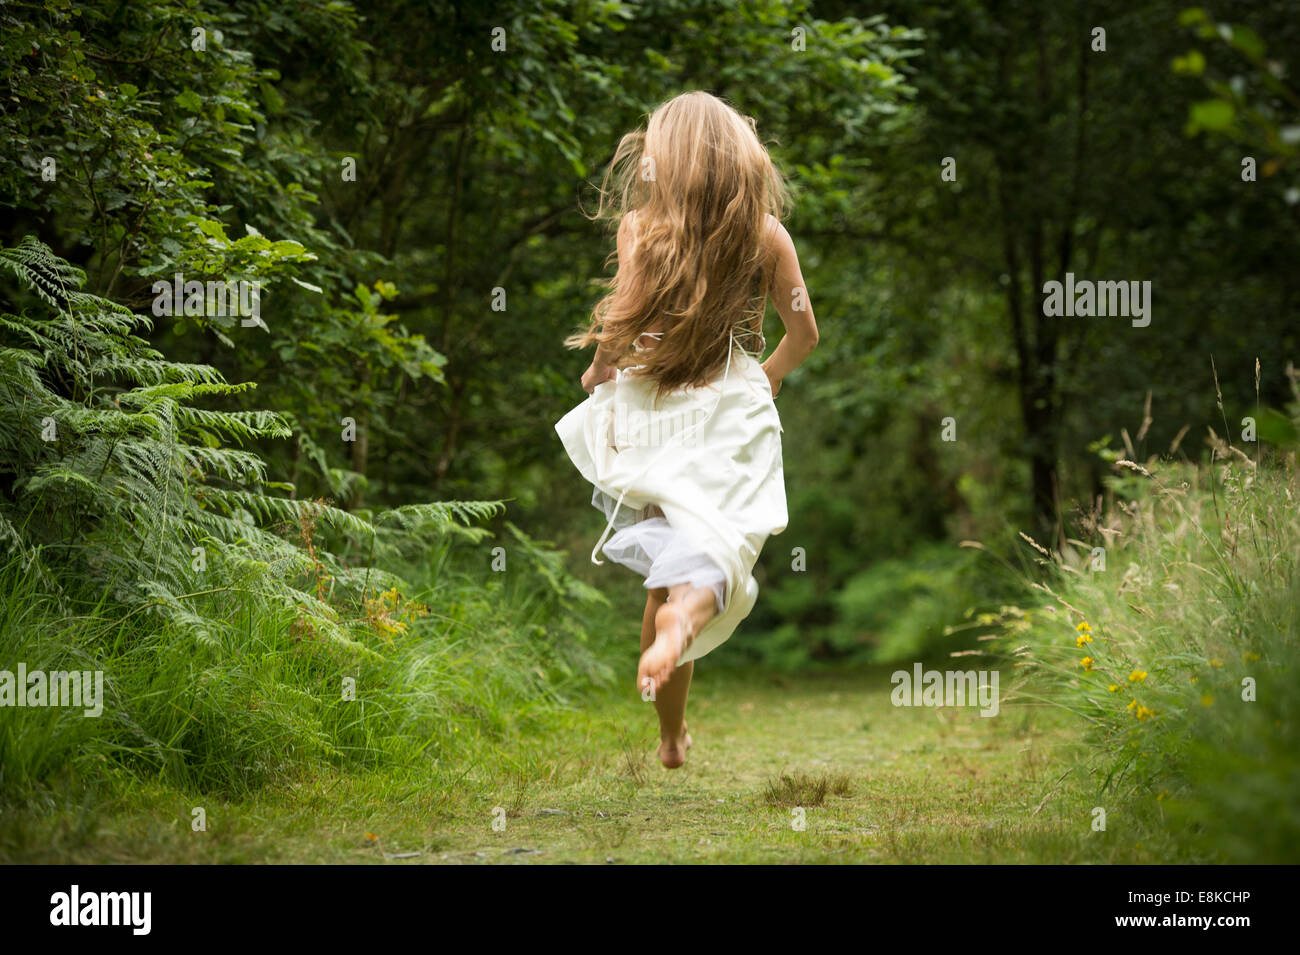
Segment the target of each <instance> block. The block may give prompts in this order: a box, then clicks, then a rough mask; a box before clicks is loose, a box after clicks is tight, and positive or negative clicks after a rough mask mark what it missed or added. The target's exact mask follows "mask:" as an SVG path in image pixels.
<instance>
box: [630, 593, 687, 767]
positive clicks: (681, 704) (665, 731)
mask: <svg viewBox="0 0 1300 955" xmlns="http://www.w3.org/2000/svg"><path fill="white" fill-rule="evenodd" d="M667 600H668V591H667V590H666V589H663V588H659V589H656V590H651V591H650V592H649V595H648V596H647V597H646V602H645V616H644V617H643V618H642V620H641V651H642V653H644V652H645V651H646V650H649V649H650V648H651V647H652V646H653V645H654V642H655V637H656V630H655V621H656V619H657V617H658V614H659V610H660V608H661V607H663V606H664V604H665V603H666V602H667ZM694 672H695V664H694V663H687V664H685V665H684V666H681V667H679V668H678V672H677V673H676V674H675V676H674V678H673V680H672V681H671V682H669V683H668V684H667V685H666V686H663V687H659V686H656V687H655V693H654V704H655V712H657V713H658V714H659V761H660V762H661V763H663V764H664V767H665V768H667V769H676V768H677V767H678V766H680V765H682V763H684V762H686V751H687V750H688V749H690V748H691V743H692V740H691V734H690V733H688V732H687V731H686V696H687V694H688V693H690V690H691V675H692V674H693V673H694Z"/></svg>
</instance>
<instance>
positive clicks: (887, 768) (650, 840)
mask: <svg viewBox="0 0 1300 955" xmlns="http://www.w3.org/2000/svg"><path fill="white" fill-rule="evenodd" d="M889 691H890V684H889V672H888V671H887V670H881V669H875V670H864V671H859V672H856V673H852V674H845V673H836V674H827V675H811V676H810V675H803V676H796V677H784V676H781V677H778V676H772V675H767V674H761V673H755V672H735V671H725V670H717V669H712V670H711V669H710V668H708V667H705V666H702V667H701V668H700V675H699V677H698V678H697V681H696V685H695V687H694V688H693V691H692V699H691V707H690V721H691V728H692V732H693V734H694V736H695V740H696V746H695V748H694V749H693V750H692V751H691V756H690V759H689V761H688V763H687V765H686V767H685V768H683V769H681V770H677V771H673V772H669V771H665V770H663V769H661V768H660V767H659V765H658V762H657V760H656V758H655V754H654V746H655V743H656V741H657V731H656V723H655V721H654V714H653V712H652V710H651V707H650V705H649V704H646V703H641V702H640V701H639V700H638V699H637V698H636V697H635V696H634V695H633V694H632V693H631V692H630V690H629V692H628V694H627V695H626V697H622V696H617V695H615V694H612V693H611V694H610V695H609V696H608V697H606V698H602V699H599V700H597V701H594V702H592V703H591V705H590V708H589V709H588V710H584V711H575V712H574V713H572V714H571V715H570V716H568V717H566V718H565V719H564V720H563V721H561V723H560V724H559V725H557V726H555V727H554V730H553V732H552V733H551V734H550V735H549V736H548V738H546V739H544V740H532V741H524V740H520V741H518V742H516V743H511V744H508V745H506V746H503V747H502V748H501V749H500V751H499V752H498V755H497V757H496V758H495V760H494V761H495V762H496V763H497V765H495V766H494V767H492V769H491V771H488V770H487V769H485V768H484V767H481V766H480V767H474V766H470V767H460V768H446V767H444V768H442V769H440V770H439V771H438V772H439V778H437V779H431V778H429V777H428V776H427V775H426V776H423V777H422V776H417V775H413V774H411V773H409V772H406V773H403V774H392V773H377V772H370V773H364V772H363V773H357V772H343V771H338V772H334V771H330V772H327V773H324V774H321V775H316V776H312V777H310V778H307V779H302V780H299V781H297V782H294V783H291V784H288V785H285V786H283V787H280V788H277V789H274V790H271V791H267V792H263V793H260V794H258V795H257V796H255V797H251V798H245V799H240V800H233V801H222V800H219V799H214V798H212V797H211V796H208V797H194V796H184V795H183V794H179V793H177V792H175V791H174V790H170V789H166V788H163V787H155V788H148V787H146V788H144V789H142V788H141V786H140V784H139V783H137V782H132V783H130V784H129V785H127V786H124V787H123V791H122V794H120V795H116V796H113V795H109V796H108V797H107V798H106V799H99V800H91V799H85V800H83V801H82V803H81V804H80V805H76V806H63V807H61V808H58V809H56V811H55V812H54V813H53V814H48V813H43V814H41V815H40V816H39V817H37V816H34V815H33V816H28V817H27V818H25V819H10V820H8V824H6V825H4V826H3V827H0V832H2V833H3V840H4V841H3V842H2V843H0V849H3V851H2V852H0V856H6V857H8V858H10V859H14V860H16V861H27V862H42V861H60V862H235V863H246V862H349V863H368V862H373V863H381V864H382V863H391V864H420V863H450V864H463V863H471V864H472V863H600V864H604V863H608V862H611V861H612V862H614V863H646V862H678V863H690V862H805V863H810V862H826V863H847V862H855V863H856V862H869V863H874V862H880V863H886V862H903V863H911V862H982V863H988V862H1034V861H1060V862H1084V861H1097V862H1102V861H1104V862H1143V861H1158V860H1156V859H1153V858H1151V856H1150V855H1149V853H1148V852H1147V851H1146V850H1143V849H1142V848H1141V847H1140V846H1131V845H1130V846H1123V845H1121V837H1118V836H1113V835H1111V834H1108V833H1091V832H1090V831H1089V824H1088V823H1089V815H1088V813H1089V806H1090V802H1089V800H1087V799H1085V798H1083V796H1082V795H1081V794H1080V793H1078V792H1075V791H1073V790H1071V789H1069V788H1068V785H1067V784H1066V783H1064V782H1062V781H1061V780H1060V777H1061V773H1062V766H1063V765H1064V764H1063V763H1062V760H1061V753H1062V751H1063V750H1062V747H1063V745H1064V744H1067V743H1068V742H1069V735H1068V730H1067V727H1066V725H1065V724H1064V723H1063V722H1062V720H1061V719H1060V718H1059V717H1058V716H1056V715H1055V714H1053V713H1052V712H1050V711H1044V710H1041V709H1037V708H1030V707H1027V706H1016V705H1014V704H1004V706H1003V709H1002V711H1001V713H1000V715H998V716H996V717H993V718H981V717H980V716H979V715H978V711H977V710H976V709H974V708H968V709H946V710H936V709H926V708H898V707H894V706H892V705H891V703H890V699H889ZM1071 778H1073V777H1071ZM1044 797H1047V798H1046V799H1045V798H1044ZM196 805H200V806H203V807H204V809H205V811H206V813H207V819H208V829H207V831H205V832H193V831H192V829H191V825H190V819H191V807H192V806H196ZM799 809H802V813H798V812H796V811H792V810H799ZM501 810H504V823H505V827H504V829H503V830H501V829H497V830H494V828H493V820H494V818H495V819H497V820H500V819H501V818H502V812H501ZM800 815H801V816H802V818H803V820H804V828H803V829H802V830H800V829H798V828H796V823H797V819H798V818H799V816H800ZM497 825H498V826H500V822H499V821H498V823H497ZM410 853H416V855H409V854H410Z"/></svg>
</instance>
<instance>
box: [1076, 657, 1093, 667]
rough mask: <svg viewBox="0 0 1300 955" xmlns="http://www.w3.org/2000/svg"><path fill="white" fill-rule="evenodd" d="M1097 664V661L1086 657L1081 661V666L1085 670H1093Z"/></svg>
mask: <svg viewBox="0 0 1300 955" xmlns="http://www.w3.org/2000/svg"><path fill="white" fill-rule="evenodd" d="M1096 662H1097V661H1096V660H1094V659H1093V658H1092V657H1084V658H1083V659H1082V660H1080V661H1079V666H1081V667H1083V668H1084V669H1085V670H1091V669H1092V665H1093V664H1094V663H1096Z"/></svg>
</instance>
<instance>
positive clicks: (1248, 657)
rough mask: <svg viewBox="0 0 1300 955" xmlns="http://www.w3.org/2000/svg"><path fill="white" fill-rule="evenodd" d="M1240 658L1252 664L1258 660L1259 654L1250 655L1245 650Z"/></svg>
mask: <svg viewBox="0 0 1300 955" xmlns="http://www.w3.org/2000/svg"><path fill="white" fill-rule="evenodd" d="M1242 657H1243V658H1244V659H1245V661H1246V662H1247V663H1254V662H1255V661H1256V660H1258V659H1259V654H1258V653H1251V652H1250V651H1249V650H1247V651H1246V652H1245V653H1243V654H1242Z"/></svg>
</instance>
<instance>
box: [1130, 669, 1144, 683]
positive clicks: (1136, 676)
mask: <svg viewBox="0 0 1300 955" xmlns="http://www.w3.org/2000/svg"><path fill="white" fill-rule="evenodd" d="M1146 678H1147V671H1146V670H1134V671H1133V672H1132V673H1130V674H1129V675H1128V681H1129V682H1130V683H1141V682H1142V681H1143V680H1145V679H1146Z"/></svg>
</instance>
